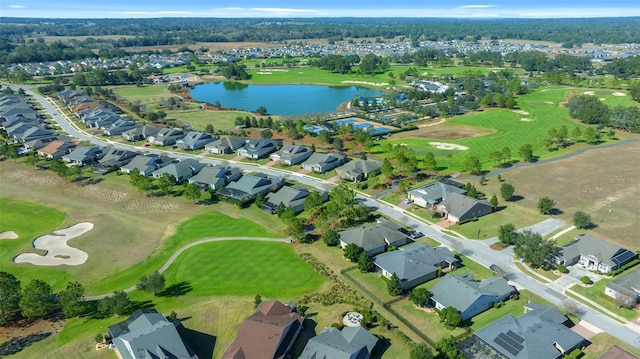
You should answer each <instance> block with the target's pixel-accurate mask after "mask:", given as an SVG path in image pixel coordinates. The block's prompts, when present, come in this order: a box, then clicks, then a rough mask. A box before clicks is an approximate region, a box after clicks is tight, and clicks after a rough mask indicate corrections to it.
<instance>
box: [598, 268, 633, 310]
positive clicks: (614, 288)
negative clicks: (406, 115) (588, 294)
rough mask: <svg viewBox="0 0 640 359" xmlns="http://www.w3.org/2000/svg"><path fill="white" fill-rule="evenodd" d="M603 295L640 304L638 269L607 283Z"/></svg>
mask: <svg viewBox="0 0 640 359" xmlns="http://www.w3.org/2000/svg"><path fill="white" fill-rule="evenodd" d="M604 294H606V295H608V296H610V297H611V298H614V299H620V300H624V299H625V298H626V299H627V300H629V301H630V302H631V303H636V304H637V303H638V302H640V267H638V268H636V269H634V270H632V271H631V272H629V273H627V274H625V275H623V276H622V277H619V278H617V279H615V280H613V281H611V282H609V283H607V284H606V285H605V287H604Z"/></svg>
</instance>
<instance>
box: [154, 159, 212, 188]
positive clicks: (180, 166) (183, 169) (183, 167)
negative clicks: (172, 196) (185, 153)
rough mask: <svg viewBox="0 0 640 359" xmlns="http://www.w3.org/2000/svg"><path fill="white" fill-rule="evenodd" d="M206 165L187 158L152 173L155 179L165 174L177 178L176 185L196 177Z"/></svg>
mask: <svg viewBox="0 0 640 359" xmlns="http://www.w3.org/2000/svg"><path fill="white" fill-rule="evenodd" d="M204 166H205V165H204V164H202V163H200V162H198V161H197V160H194V159H192V158H186V159H183V160H180V161H179V162H171V163H169V164H168V165H166V166H162V167H160V168H158V169H157V170H155V171H153V172H151V175H152V176H153V178H160V177H162V175H163V174H165V173H168V174H170V175H172V176H173V178H175V180H176V183H182V182H184V181H186V180H188V179H189V178H191V177H193V176H195V175H196V174H197V173H198V172H200V170H202V169H203V168H204Z"/></svg>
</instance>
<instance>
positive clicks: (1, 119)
mask: <svg viewBox="0 0 640 359" xmlns="http://www.w3.org/2000/svg"><path fill="white" fill-rule="evenodd" d="M17 123H23V124H30V125H35V126H39V127H43V126H44V121H43V120H42V118H41V117H40V116H39V115H38V114H37V113H36V114H35V116H25V115H24V113H22V112H21V113H18V114H13V115H7V116H0V127H1V128H3V129H6V128H8V127H11V126H13V125H15V124H17Z"/></svg>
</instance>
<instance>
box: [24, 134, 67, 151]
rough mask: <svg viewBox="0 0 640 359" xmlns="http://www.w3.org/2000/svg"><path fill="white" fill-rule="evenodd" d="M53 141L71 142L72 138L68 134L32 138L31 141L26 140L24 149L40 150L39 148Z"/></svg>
mask: <svg viewBox="0 0 640 359" xmlns="http://www.w3.org/2000/svg"><path fill="white" fill-rule="evenodd" d="M53 141H65V142H69V141H71V138H69V137H67V136H62V135H54V136H49V137H40V138H36V139H35V140H31V141H27V142H25V143H24V149H25V150H27V151H31V150H39V149H41V148H43V147H44V146H46V145H48V144H50V143H51V142H53Z"/></svg>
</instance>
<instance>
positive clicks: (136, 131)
mask: <svg viewBox="0 0 640 359" xmlns="http://www.w3.org/2000/svg"><path fill="white" fill-rule="evenodd" d="M158 131H160V127H156V126H149V125H144V126H140V127H135V128H132V129H130V130H127V131H124V132H123V133H122V138H123V139H125V140H127V141H141V140H144V139H146V138H147V137H149V136H155V135H156V134H157V133H158Z"/></svg>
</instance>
